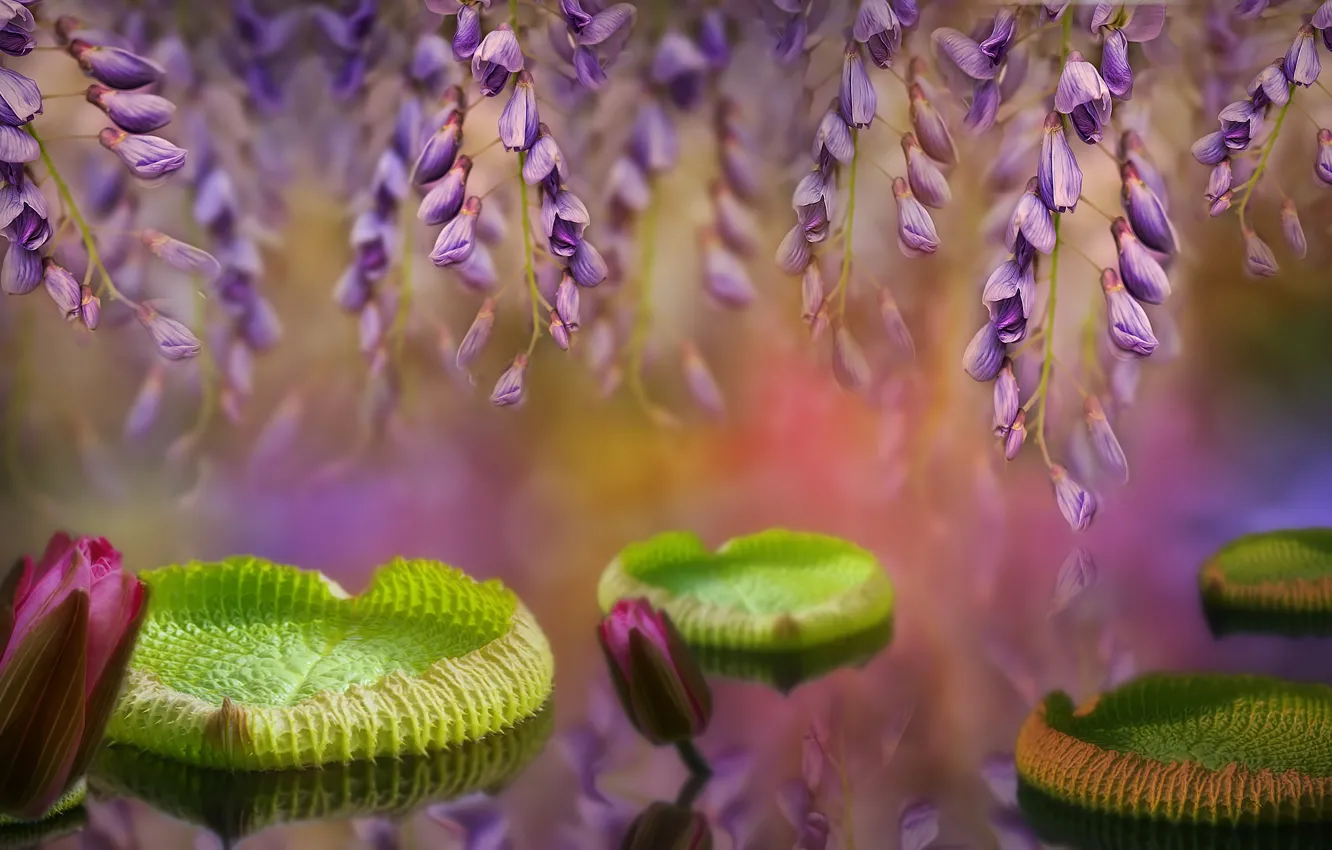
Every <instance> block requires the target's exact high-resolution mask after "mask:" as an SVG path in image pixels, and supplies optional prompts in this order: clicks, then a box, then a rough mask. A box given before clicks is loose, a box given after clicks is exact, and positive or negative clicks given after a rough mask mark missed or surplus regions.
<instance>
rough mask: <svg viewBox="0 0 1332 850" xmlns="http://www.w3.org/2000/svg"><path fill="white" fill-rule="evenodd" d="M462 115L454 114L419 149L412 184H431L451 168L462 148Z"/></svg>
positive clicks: (413, 169)
mask: <svg viewBox="0 0 1332 850" xmlns="http://www.w3.org/2000/svg"><path fill="white" fill-rule="evenodd" d="M462 141H463V131H462V113H460V112H455V113H453V114H452V115H450V116H449V118H448V120H447V121H445V122H444V126H442V127H440V128H439V130H437V131H436V132H435V133H434V134H432V135H431V137H430V138H429V139H426V143H425V145H424V146H423V147H422V148H421V153H420V155H419V156H417V158H416V165H414V166H413V167H412V182H413V183H415V184H416V185H418V186H424V185H425V184H427V183H433V182H434V181H436V180H438V179H439V178H441V177H443V176H444V174H445V173H446V172H447V171H448V170H449V169H450V168H452V167H453V163H454V160H455V159H456V158H457V156H458V151H459V149H460V148H461V147H462Z"/></svg>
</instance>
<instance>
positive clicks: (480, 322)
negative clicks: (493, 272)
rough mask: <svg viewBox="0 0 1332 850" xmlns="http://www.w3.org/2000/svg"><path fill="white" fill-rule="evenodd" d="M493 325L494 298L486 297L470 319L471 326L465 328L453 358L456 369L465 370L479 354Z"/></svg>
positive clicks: (488, 337)
mask: <svg viewBox="0 0 1332 850" xmlns="http://www.w3.org/2000/svg"><path fill="white" fill-rule="evenodd" d="M494 327H495V299H493V298H487V299H486V300H485V301H482V302H481V309H480V310H477V311H476V318H475V319H473V320H472V324H471V327H469V328H468V329H467V333H466V334H465V335H464V336H463V338H462V342H461V343H460V344H459V345H458V354H457V355H456V356H455V357H454V359H453V363H454V365H455V366H456V367H457V368H458V369H460V370H466V369H467V367H468V366H471V365H472V363H473V362H474V361H475V360H476V358H477V356H479V355H480V354H481V350H482V349H484V348H485V347H486V342H488V341H489V340H490V332H491V331H492V330H493V329H494Z"/></svg>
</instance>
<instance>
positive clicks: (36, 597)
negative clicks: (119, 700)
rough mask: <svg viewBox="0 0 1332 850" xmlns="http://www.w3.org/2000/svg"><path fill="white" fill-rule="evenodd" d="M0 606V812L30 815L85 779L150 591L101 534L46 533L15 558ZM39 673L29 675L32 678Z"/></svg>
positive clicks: (36, 814)
mask: <svg viewBox="0 0 1332 850" xmlns="http://www.w3.org/2000/svg"><path fill="white" fill-rule="evenodd" d="M9 586H10V587H11V588H12V597H11V598H8V599H4V600H3V601H2V603H0V604H3V605H4V606H5V611H4V613H3V614H0V620H3V621H4V622H6V624H7V625H8V628H7V629H6V633H5V634H4V639H5V643H4V651H3V654H0V693H4V694H5V695H6V711H5V714H4V718H3V721H0V736H3V738H4V740H7V741H12V742H15V743H14V744H13V747H12V748H11V750H10V752H9V753H8V756H7V758H9V759H11V760H12V761H11V764H12V766H13V771H12V775H11V776H10V780H9V781H7V782H6V783H5V785H4V787H3V792H0V810H4V811H6V812H9V813H12V814H15V815H18V816H20V817H23V818H31V819H36V818H39V817H41V816H42V815H44V814H46V812H47V810H49V809H50V808H51V806H52V805H53V804H54V803H55V802H56V800H57V799H59V797H60V796H61V795H62V794H64V793H65V792H66V791H67V790H68V789H69V788H70V787H72V786H73V784H74V783H75V782H76V781H78V780H79V778H80V777H82V776H83V774H84V772H85V771H86V770H87V767H88V763H89V762H90V761H91V759H92V756H93V754H94V753H95V752H96V750H97V748H98V745H99V744H100V743H101V741H102V735H103V733H104V732H105V730H106V724H107V721H108V720H109V719H110V716H111V710H112V708H113V706H114V705H115V702H116V697H117V695H118V694H119V692H120V686H121V683H122V681H123V680H124V675H125V668H126V666H127V665H128V662H129V657H130V654H131V652H132V651H133V648H134V643H135V640H136V639H137V637H138V633H139V627H140V625H141V624H142V622H143V616H144V612H145V610H146V606H145V601H146V599H147V588H146V587H145V586H144V585H143V583H142V582H140V581H139V580H138V579H137V578H135V577H134V574H133V573H131V572H129V571H127V570H124V569H122V564H121V556H120V553H119V552H117V551H116V550H115V549H114V548H113V547H112V546H111V544H110V543H108V542H107V541H106V540H105V539H104V538H91V537H80V538H78V539H71V538H70V537H69V536H68V535H67V534H65V533H63V532H60V533H57V534H55V535H53V536H52V537H51V540H50V542H49V543H47V545H46V551H45V552H44V553H43V554H42V557H41V560H39V561H37V562H36V563H34V562H33V560H32V558H31V557H25V558H24V559H23V561H22V567H21V571H20V572H17V573H16V576H15V580H14V581H11V582H10V583H9ZM34 672H36V675H34Z"/></svg>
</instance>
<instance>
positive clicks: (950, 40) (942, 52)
mask: <svg viewBox="0 0 1332 850" xmlns="http://www.w3.org/2000/svg"><path fill="white" fill-rule="evenodd" d="M930 38H931V39H932V40H933V41H934V45H935V47H936V48H938V55H939V60H940V61H941V62H943V61H947V62H949V63H951V64H952V65H953V66H954V67H956V68H957V70H959V71H961V72H962V73H963V74H965V75H966V76H968V77H970V78H971V79H973V80H993V79H994V77H995V75H996V74H997V73H998V71H999V66H998V65H997V64H996V63H995V61H994V60H993V59H992V58H991V57H990V56H988V55H987V54H986V53H985V51H984V50H982V49H981V46H980V45H979V44H977V43H976V42H975V41H974V40H972V39H971V38H969V37H968V36H967V35H965V34H964V33H962V32H960V31H958V30H955V29H953V28H952V27H939V28H938V29H937V30H935V31H934V32H933V33H932V34H931V36H930Z"/></svg>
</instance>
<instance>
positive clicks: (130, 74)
mask: <svg viewBox="0 0 1332 850" xmlns="http://www.w3.org/2000/svg"><path fill="white" fill-rule="evenodd" d="M68 50H69V55H70V56H73V57H74V58H75V59H77V60H78V62H79V67H80V68H82V69H83V72H84V73H85V74H87V75H88V76H90V77H92V78H94V79H96V80H97V81H98V82H99V83H103V84H105V85H108V86H110V87H111V88H113V89H138V88H143V87H144V86H148V85H152V84H153V83H156V82H158V81H159V80H161V79H162V77H163V75H164V74H165V73H166V71H165V69H163V68H162V66H161V65H159V64H157V63H156V62H154V61H152V60H151V59H145V58H144V57H142V56H139V55H137V54H135V53H131V52H130V51H128V50H122V49H121V48H119V47H110V46H107V45H93V44H89V43H88V42H86V41H83V40H82V39H75V40H74V41H72V42H70V44H69V47H68Z"/></svg>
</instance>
